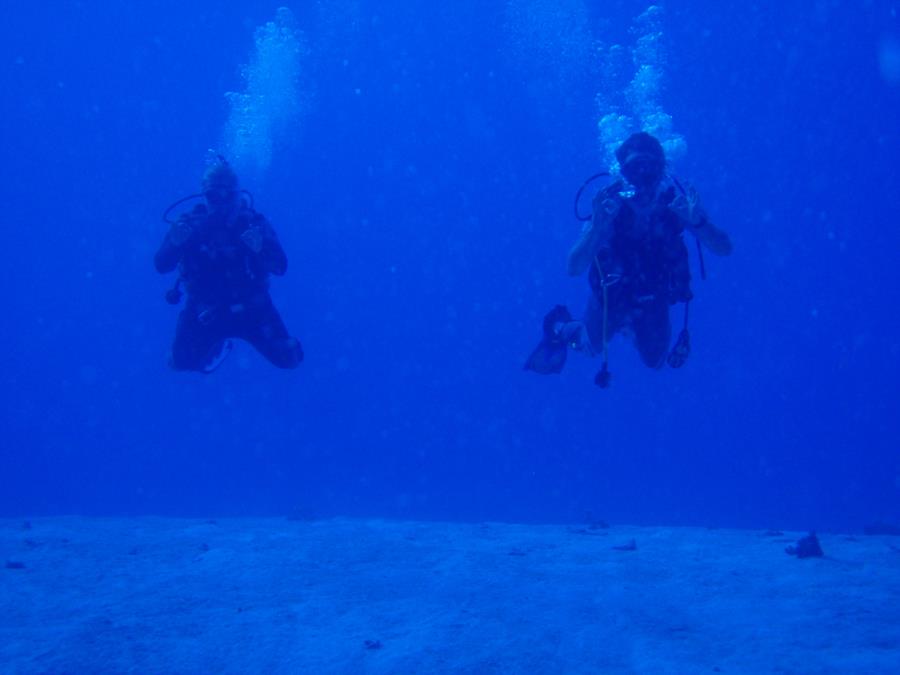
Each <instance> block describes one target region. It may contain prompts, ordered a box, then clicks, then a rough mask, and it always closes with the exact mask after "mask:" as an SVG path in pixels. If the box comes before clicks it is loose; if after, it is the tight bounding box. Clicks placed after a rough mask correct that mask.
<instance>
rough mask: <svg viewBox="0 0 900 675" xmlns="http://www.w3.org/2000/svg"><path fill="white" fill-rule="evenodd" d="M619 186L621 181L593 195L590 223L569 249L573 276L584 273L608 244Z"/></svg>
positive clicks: (569, 265) (570, 268)
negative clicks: (592, 211)
mask: <svg viewBox="0 0 900 675" xmlns="http://www.w3.org/2000/svg"><path fill="white" fill-rule="evenodd" d="M620 187H621V183H620V182H618V181H617V182H616V183H614V184H613V185H611V186H610V187H609V188H607V189H606V190H601V191H600V192H598V193H597V196H596V197H594V204H593V209H594V216H593V218H592V219H591V222H590V224H586V225H585V226H584V229H583V230H582V231H581V237H580V238H579V239H578V241H577V242H575V245H574V246H573V247H572V250H571V251H569V260H568V270H569V274H570V275H572V276H573V277H577V276H580V275H582V274H584V271H585V270H586V269H587V268H588V267H589V266H590V265H591V262H592V261H593V260H594V256H596V255H597V253H598V252H599V251H600V250H601V249H603V248H605V247H607V246H609V240H610V238H611V237H612V224H613V221H614V220H615V218H616V216H617V215H618V213H619V209H620V208H621V199H620V198H619V197H618V196H617V194H616V193H617V192H618V190H619V188H620Z"/></svg>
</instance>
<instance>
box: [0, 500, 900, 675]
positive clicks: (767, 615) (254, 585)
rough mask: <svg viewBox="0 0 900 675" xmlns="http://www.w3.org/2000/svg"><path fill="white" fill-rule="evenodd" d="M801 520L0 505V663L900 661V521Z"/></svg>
mask: <svg viewBox="0 0 900 675" xmlns="http://www.w3.org/2000/svg"><path fill="white" fill-rule="evenodd" d="M802 534H803V533H785V534H784V535H782V534H780V533H772V532H769V533H762V532H753V531H740V530H721V529H717V530H708V529H699V528H665V527H652V528H651V527H611V528H603V527H593V528H592V527H582V526H577V527H566V526H529V525H507V524H498V523H485V524H460V523H430V522H428V523H426V522H395V521H378V520H322V521H313V522H298V521H288V520H284V519H275V518H271V519H220V520H209V521H203V520H188V519H163V518H139V519H105V518H75V517H67V518H44V519H33V520H30V521H27V522H26V521H23V520H0V565H2V567H0V672H2V673H118V672H134V673H445V672H446V673H711V672H716V673H900V538H897V537H862V536H860V537H849V536H845V535H820V541H821V543H822V548H823V549H824V551H825V557H824V558H812V559H804V560H800V559H797V558H795V557H792V556H789V555H787V554H786V553H785V552H784V548H785V546H786V545H787V544H788V543H789V542H793V541H795V540H796V539H798V538H799V537H800V536H802ZM632 541H633V542H634V543H635V546H636V548H635V549H634V550H622V548H625V549H628V548H631V547H630V546H629V544H630V543H631V542H632Z"/></svg>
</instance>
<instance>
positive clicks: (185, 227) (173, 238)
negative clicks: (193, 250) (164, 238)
mask: <svg viewBox="0 0 900 675" xmlns="http://www.w3.org/2000/svg"><path fill="white" fill-rule="evenodd" d="M192 234H194V228H193V227H191V225H190V223H188V222H187V221H186V220H179V221H176V222H175V223H173V224H172V227H170V228H169V242H170V243H171V244H172V246H175V247H176V248H178V247H181V246H184V244H185V242H187V240H188V239H190V238H191V235H192Z"/></svg>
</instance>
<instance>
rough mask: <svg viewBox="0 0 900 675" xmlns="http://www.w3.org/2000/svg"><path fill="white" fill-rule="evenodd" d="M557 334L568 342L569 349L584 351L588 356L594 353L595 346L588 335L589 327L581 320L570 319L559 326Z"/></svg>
mask: <svg viewBox="0 0 900 675" xmlns="http://www.w3.org/2000/svg"><path fill="white" fill-rule="evenodd" d="M557 335H558V336H559V337H560V338H561V339H562V340H563V341H564V342H565V343H566V346H567V347H569V349H574V350H575V351H578V352H582V353H584V354H587V355H588V356H593V355H594V347H593V346H592V345H591V339H590V337H588V332H587V327H586V326H585V325H584V323H582V322H581V321H569V322H568V323H565V324H563V325H562V326H560V328H559V332H558V333H557Z"/></svg>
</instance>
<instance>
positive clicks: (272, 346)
mask: <svg viewBox="0 0 900 675" xmlns="http://www.w3.org/2000/svg"><path fill="white" fill-rule="evenodd" d="M243 321H244V324H243V327H242V330H240V331H239V333H238V335H239V336H240V337H242V338H244V339H245V340H246V341H247V342H249V343H250V344H252V345H253V346H254V347H255V348H256V350H257V351H258V352H259V353H260V354H262V355H263V356H265V357H266V358H267V359H268V360H269V361H270V362H271V363H272V364H273V365H275V366H278V367H279V368H296V367H297V366H298V365H300V362H301V361H302V360H303V348H302V347H301V346H300V342H299V341H298V340H297V339H296V338H293V337H291V336H290V335H289V334H288V332H287V328H286V327H285V325H284V321H282V319H281V315H280V314H279V313H278V310H277V309H275V305H274V304H272V299H271V298H270V297H268V296H266V297H265V298H263V299H261V300H260V302H259V303H257V304H255V305H254V306H253V307H252V308H249V309H248V311H247V313H246V316H245V317H244V319H243Z"/></svg>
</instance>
